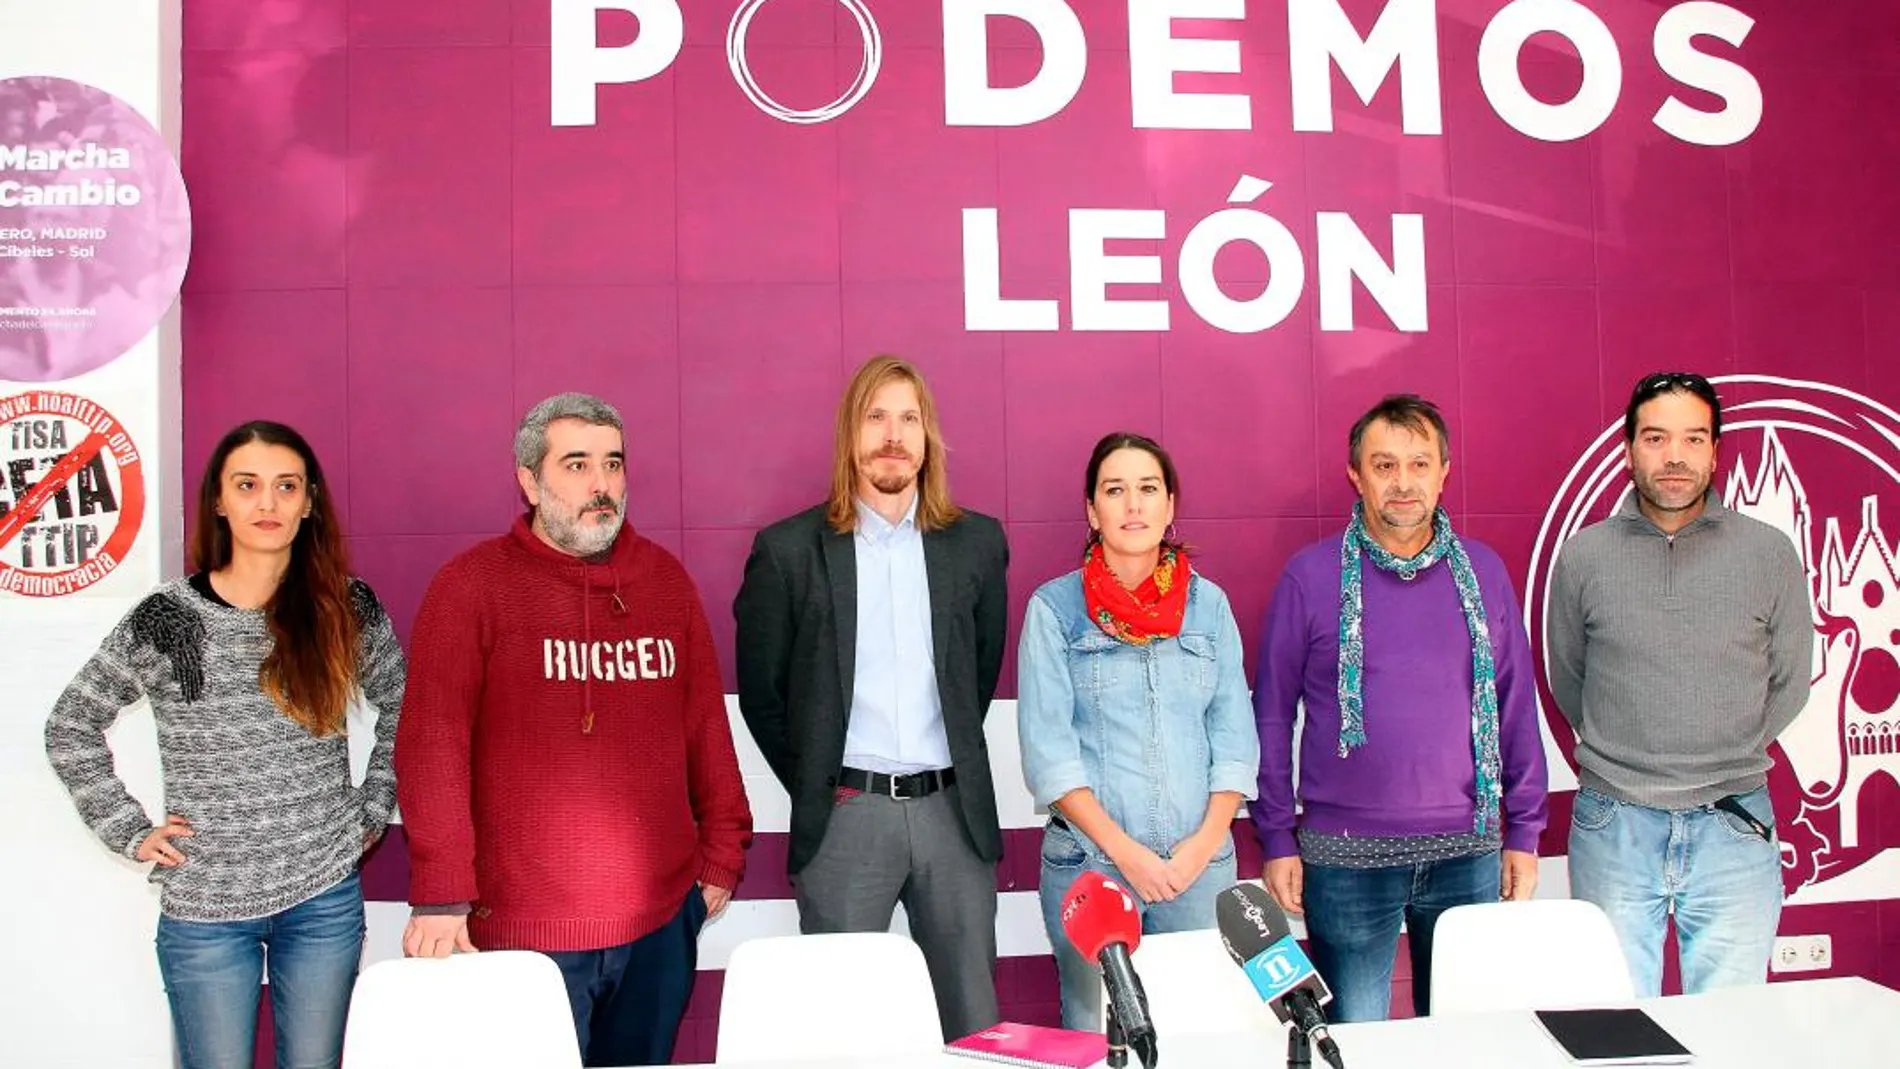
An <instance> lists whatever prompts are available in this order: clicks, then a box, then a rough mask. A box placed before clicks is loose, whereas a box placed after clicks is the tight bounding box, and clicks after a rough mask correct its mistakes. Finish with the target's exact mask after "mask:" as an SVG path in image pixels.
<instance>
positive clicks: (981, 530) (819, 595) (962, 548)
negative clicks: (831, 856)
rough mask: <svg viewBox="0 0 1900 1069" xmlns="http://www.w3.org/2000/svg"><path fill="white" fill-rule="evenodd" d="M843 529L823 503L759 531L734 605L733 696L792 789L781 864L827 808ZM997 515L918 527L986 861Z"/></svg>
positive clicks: (833, 752) (953, 725) (847, 575)
mask: <svg viewBox="0 0 1900 1069" xmlns="http://www.w3.org/2000/svg"><path fill="white" fill-rule="evenodd" d="M852 538H853V535H851V534H849V533H846V534H839V533H838V532H836V531H833V530H832V529H831V527H830V526H829V525H828V524H826V522H825V507H824V506H823V505H820V506H818V507H816V508H813V509H809V510H807V511H805V512H801V513H799V514H798V515H796V516H793V517H791V518H789V519H785V520H781V521H779V522H778V523H775V524H773V525H772V526H770V527H767V528H766V529H765V530H763V531H760V532H759V533H758V536H757V537H756V538H754V539H753V541H752V555H751V556H750V557H748V558H747V559H746V565H745V581H744V583H742V584H741V585H740V587H739V596H738V598H737V599H735V600H734V602H733V605H732V612H733V615H734V616H735V617H737V618H738V622H739V642H738V649H737V659H738V667H739V709H740V711H741V712H742V713H743V714H744V715H745V721H746V725H747V726H748V727H749V728H751V730H752V737H753V739H754V740H756V741H757V742H758V744H759V749H760V751H762V752H763V753H764V754H765V759H766V761H767V762H768V763H769V764H770V765H771V766H772V771H773V773H774V774H775V775H777V776H778V779H779V782H780V783H782V784H784V785H785V790H786V792H787V793H789V794H790V795H791V796H792V843H791V856H790V859H789V864H788V865H787V868H788V869H789V870H790V871H791V872H793V873H797V872H798V871H799V870H800V869H802V868H804V867H805V864H806V863H807V862H809V861H810V860H811V859H812V856H813V855H815V854H816V853H817V852H818V844H819V843H821V842H823V841H824V837H825V825H826V823H827V822H828V821H829V820H830V819H831V808H832V796H833V793H834V791H835V790H836V788H837V786H838V769H839V768H840V767H841V765H842V763H843V761H844V736H845V722H846V720H847V719H848V718H849V717H850V715H851V686H852V682H853V678H854V676H855V673H856V664H857V662H856V659H855V651H856V648H857V619H858V580H857V550H856V548H855V546H854V545H853V544H852V541H851V540H852ZM1008 564H1009V545H1008V543H1007V542H1006V541H1005V540H1004V538H1003V528H1002V525H1001V524H999V523H997V522H996V521H995V520H993V519H991V518H990V517H988V516H985V515H982V514H981V513H976V512H971V511H969V510H967V509H966V510H964V512H963V515H962V517H961V518H959V519H958V520H957V522H956V523H954V524H951V525H950V526H949V527H948V528H946V529H944V530H941V531H929V532H926V533H925V534H924V570H925V572H926V573H927V575H928V582H929V587H930V630H931V638H932V642H933V644H934V645H935V646H936V651H935V660H936V666H937V692H938V695H939V696H940V698H941V699H942V702H943V723H944V730H945V733H946V734H947V735H948V736H949V741H950V760H951V762H952V764H953V765H954V767H955V768H956V771H957V794H958V796H959V797H960V798H961V800H962V808H963V826H964V829H965V830H966V831H968V833H969V836H970V842H971V844H972V845H973V846H975V847H976V852H977V854H978V855H979V856H980V857H982V858H983V859H984V860H986V861H996V860H998V859H999V858H1001V857H1002V856H1003V836H1002V833H1001V832H1000V831H999V830H998V829H997V823H996V788H995V786H994V785H993V784H992V783H991V780H990V758H989V747H988V744H987V743H985V741H984V739H983V717H984V715H985V714H986V713H988V712H989V708H990V699H991V698H992V697H994V696H995V694H996V678H997V676H998V675H999V674H1001V672H1002V667H1003V644H1004V631H1005V628H1006V624H1007V616H1008V605H1007V603H1008V596H1009V590H1008V586H1007V584H1006V582H1005V570H1006V568H1007V567H1008Z"/></svg>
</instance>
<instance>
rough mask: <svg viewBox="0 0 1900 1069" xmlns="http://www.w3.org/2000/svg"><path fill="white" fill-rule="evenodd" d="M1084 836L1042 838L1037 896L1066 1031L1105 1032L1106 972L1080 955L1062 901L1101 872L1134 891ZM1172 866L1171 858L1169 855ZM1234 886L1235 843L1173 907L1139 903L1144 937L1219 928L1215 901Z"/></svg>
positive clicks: (1064, 833) (1061, 833)
mask: <svg viewBox="0 0 1900 1069" xmlns="http://www.w3.org/2000/svg"><path fill="white" fill-rule="evenodd" d="M1084 842H1085V840H1084V839H1083V837H1082V836H1081V835H1079V834H1077V833H1076V832H1074V831H1071V830H1069V829H1066V828H1060V827H1057V826H1055V825H1053V824H1051V825H1049V826H1048V827H1046V828H1044V829H1043V832H1042V883H1041V885H1040V889H1039V890H1038V891H1037V895H1038V897H1039V898H1040V899H1041V901H1042V923H1043V926H1044V927H1045V928H1047V929H1048V930H1049V942H1050V944H1051V945H1052V946H1053V947H1054V948H1055V952H1056V975H1057V976H1058V977H1059V978H1060V980H1061V982H1062V1027H1064V1028H1078V1029H1082V1030H1084V1031H1089V1032H1100V1031H1101V1030H1102V1027H1103V1022H1102V993H1101V992H1102V970H1101V967H1100V966H1098V965H1096V964H1095V963H1094V962H1092V961H1089V960H1088V959H1086V958H1084V957H1083V956H1082V955H1080V954H1078V953H1076V950H1075V945H1074V944H1072V943H1070V942H1069V937H1068V935H1066V934H1065V933H1064V932H1063V930H1062V896H1063V895H1066V894H1068V893H1069V886H1070V885H1071V884H1073V883H1075V881H1076V879H1077V878H1078V877H1080V876H1081V875H1082V874H1083V873H1084V872H1088V871H1091V870H1093V871H1095V872H1099V873H1101V874H1102V875H1104V876H1107V877H1108V878H1109V879H1111V880H1114V881H1115V882H1116V883H1119V884H1121V885H1122V886H1123V887H1129V889H1130V891H1131V892H1132V891H1133V888H1132V887H1130V886H1129V884H1128V881H1127V880H1125V879H1123V877H1122V874H1121V872H1120V870H1118V869H1117V868H1116V867H1115V866H1114V865H1113V864H1112V863H1110V862H1109V860H1108V859H1107V858H1105V857H1103V856H1101V855H1100V854H1099V853H1098V852H1097V851H1095V850H1093V849H1091V848H1088V847H1086V846H1084ZM1162 859H1163V860H1166V859H1167V855H1166V854H1163V855H1162ZM1233 885H1234V840H1233V837H1232V836H1229V837H1228V839H1227V845H1226V846H1225V847H1222V848H1221V850H1220V851H1219V852H1218V853H1216V854H1215V855H1214V859H1213V860H1212V861H1209V862H1208V863H1207V868H1206V869H1204V870H1202V872H1201V877H1200V879H1198V880H1195V881H1194V884H1193V886H1191V887H1189V888H1188V889H1187V891H1186V892H1185V893H1183V894H1182V895H1181V896H1180V897H1179V898H1176V899H1175V900H1174V901H1172V902H1143V901H1142V900H1141V899H1140V898H1139V897H1136V898H1135V908H1136V909H1137V910H1138V911H1140V913H1141V930H1142V932H1143V933H1144V934H1149V933H1158V932H1189V931H1194V930H1196V929H1199V928H1212V927H1214V900H1215V898H1216V897H1217V896H1219V894H1220V893H1221V892H1222V891H1224V890H1226V889H1227V888H1229V887H1232V886H1233Z"/></svg>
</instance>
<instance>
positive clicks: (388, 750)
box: [46, 422, 404, 1069]
mask: <svg viewBox="0 0 1900 1069" xmlns="http://www.w3.org/2000/svg"><path fill="white" fill-rule="evenodd" d="M192 556H193V560H194V565H195V567H196V568H197V572H196V574H194V575H192V576H190V577H188V578H185V579H177V580H173V581H172V582H169V583H166V584H165V585H164V586H162V587H160V588H159V589H158V590H157V591H155V592H154V593H152V594H151V595H150V596H148V597H146V598H145V600H143V601H141V602H139V604H138V605H137V606H135V607H134V608H133V609H132V611H131V612H130V613H129V614H127V615H126V617H125V619H124V620H122V621H120V623H119V625H118V626H117V627H116V628H114V629H113V631H112V633H111V634H110V635H108V636H107V637H106V639H105V642H104V643H103V644H102V645H101V646H100V648H99V652H98V653H96V654H94V655H93V657H92V659H91V660H89V661H88V662H87V663H86V666H85V667H84V668H82V669H81V670H80V672H79V675H78V676H77V677H76V678H74V679H73V681H72V683H71V684H70V685H68V686H67V688H66V690H65V693H63V694H62V695H60V698H59V701H58V703H57V704H56V705H54V707H53V713H52V716H51V718H50V719H49V720H48V721H47V725H46V752H47V755H48V756H49V757H50V758H51V760H52V764H53V768H54V770H55V771H56V772H58V773H59V776H60V779H62V780H63V781H65V784H66V789H67V790H68V791H70V792H72V796H73V802H74V804H75V805H76V806H77V807H78V809H79V812H80V815H81V816H82V817H83V818H84V819H85V821H86V823H87V824H88V825H90V826H91V828H92V830H93V831H94V832H95V833H96V834H97V835H98V836H99V837H100V838H101V839H103V840H104V841H105V843H106V845H107V846H109V847H111V848H112V849H114V850H116V851H118V852H120V853H122V854H124V855H125V856H127V857H130V858H134V859H136V860H138V861H149V862H152V863H153V865H154V867H153V869H152V871H151V879H152V881H153V882H154V883H157V884H158V885H159V888H160V892H159V910H160V917H159V922H158V962H159V971H160V972H161V973H162V974H163V976H164V979H165V992H166V995H167V997H168V998H169V999H170V1001H171V1011H172V1024H173V1027H174V1030H175V1031H176V1034H177V1039H178V1047H179V1053H180V1055H181V1061H182V1063H183V1065H184V1067H185V1069H200V1067H217V1069H225V1067H233V1066H249V1065H250V1064H251V1055H252V1050H253V1047H254V1044H255V1035H256V1025H257V1001H258V995H259V984H260V981H261V980H262V978H263V977H262V971H263V964H264V957H265V953H266V951H268V953H269V958H270V978H271V981H272V983H271V984H270V991H271V1010H272V1017H273V1019H274V1022H275V1027H276V1033H277V1065H278V1066H279V1067H281V1069H310V1067H320V1066H335V1065H337V1064H338V1062H339V1061H340V1059H341V1052H342V1044H343V1021H344V1015H345V1011H346V1009H347V1007H348V1005H349V999H350V990H351V986H352V984H353V983H354V980H355V976H356V968H357V962H358V959H359V958H360V957H361V954H362V947H363V931H364V923H363V892H362V888H361V886H360V885H359V884H358V882H357V868H358V865H359V864H360V862H361V860H362V856H363V853H364V851H366V850H367V849H368V848H369V847H370V845H371V844H373V843H374V842H375V841H376V838H377V837H378V836H380V835H381V834H382V831H383V827H384V825H385V824H386V823H387V822H388V820H389V815H390V810H391V809H392V808H393V806H394V804H395V774H394V772H393V771H392V766H391V756H392V751H393V749H394V743H395V736H396V718H397V715H398V713H399V711H400V708H401V704H402V689H403V679H404V665H403V656H402V650H401V648H400V647H399V646H398V645H397V642H396V636H395V632H394V631H393V630H392V629H391V628H390V624H389V618H388V617H387V616H386V615H385V614H384V613H383V609H382V606H381V605H380V604H379V603H378V602H377V600H376V596H375V595H374V594H373V593H371V592H370V589H369V587H368V586H366V585H364V584H363V583H362V582H361V581H359V580H355V579H352V578H350V574H349V565H348V562H347V559H346V555H345V549H344V542H343V533H342V531H341V529H340V528H339V527H338V524H337V518H336V512H335V509H334V508H333V506H332V504H331V500H330V488H329V486H328V485H327V484H326V483H325V482H324V479H323V471H322V468H321V467H320V466H319V465H318V464H317V458H316V455H315V454H314V453H312V452H311V450H310V446H309V445H308V444H307V443H306V442H305V441H304V440H303V438H302V436H301V435H299V434H298V433H297V432H296V431H294V430H292V429H290V428H289V427H286V426H283V425H282V424H277V423H267V422H256V423H247V424H244V425H243V426H241V427H238V428H236V429H235V430H233V431H231V433H229V434H227V435H225V437H224V439H223V440H222V441H221V442H219V443H218V447H217V449H216V450H214V451H213V452H212V455H211V458H210V460H209V462H208V463H207V464H206V466H205V471H204V477H203V480H202V482H201V484H200V489H199V495H198V515H197V525H196V528H195V532H194V537H193V543H192ZM358 694H361V695H363V696H365V697H367V699H368V701H369V703H370V704H371V705H373V706H374V707H375V708H376V710H377V711H378V714H379V715H378V716H377V720H376V730H375V735H376V738H375V743H374V747H373V749H372V751H371V754H370V760H369V771H368V774H367V776H366V777H365V779H364V781H363V783H362V785H361V786H353V785H352V783H351V771H350V755H349V744H348V739H347V729H346V724H345V714H346V711H347V709H348V706H349V703H350V701H351V700H352V698H354V697H355V696H357V695H358ZM140 699H145V700H147V701H149V702H150V703H151V705H152V711H153V713H154V714H155V719H156V721H157V725H158V743H159V755H160V759H161V762H162V766H163V770H164V782H165V813H166V816H165V820H164V822H163V823H161V824H159V825H158V826H156V827H154V826H153V825H152V823H151V821H150V819H149V818H148V816H147V815H146V813H145V811H144V809H143V808H141V807H140V805H139V803H138V802H137V801H135V800H134V799H133V798H132V796H131V795H130V794H128V793H127V791H126V788H125V784H124V783H123V782H121V781H120V779H119V777H118V775H117V774H116V773H115V772H114V771H113V765H112V753H111V751H110V749H108V747H107V744H106V738H105V731H106V729H107V728H108V727H110V726H111V725H112V723H113V721H115V720H116V719H117V718H118V716H119V714H120V712H121V711H123V710H124V709H125V708H126V707H128V706H130V705H132V704H134V703H135V702H137V701H139V700H140Z"/></svg>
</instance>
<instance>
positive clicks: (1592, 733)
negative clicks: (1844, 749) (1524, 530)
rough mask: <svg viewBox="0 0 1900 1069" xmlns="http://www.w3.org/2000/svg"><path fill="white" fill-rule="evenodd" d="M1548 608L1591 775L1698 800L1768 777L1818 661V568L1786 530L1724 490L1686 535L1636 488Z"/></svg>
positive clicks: (1646, 801) (1576, 552) (1552, 651)
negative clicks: (1813, 577) (1662, 520)
mask: <svg viewBox="0 0 1900 1069" xmlns="http://www.w3.org/2000/svg"><path fill="white" fill-rule="evenodd" d="M1545 611H1546V614H1547V625H1548V631H1547V638H1546V640H1545V656H1546V666H1547V668H1548V678H1549V680H1550V692H1551V695H1552V696H1553V697H1554V698H1556V699H1557V706H1558V708H1559V709H1561V710H1562V712H1563V714H1564V718H1565V719H1567V720H1569V721H1570V725H1571V726H1572V727H1574V728H1576V729H1577V764H1578V766H1579V768H1580V772H1579V776H1578V778H1579V780H1580V781H1581V782H1582V783H1583V785H1584V786H1586V787H1589V788H1591V789H1593V790H1597V791H1600V792H1602V793H1604V794H1607V795H1609V796H1610V797H1612V798H1616V799H1619V800H1621V801H1625V802H1633V803H1635V804H1637V805H1645V806H1651V807H1653V808H1657V809H1689V808H1692V807H1695V806H1700V805H1707V804H1709V803H1710V802H1713V801H1715V800H1716V799H1718V798H1722V797H1724V796H1726V795H1730V794H1738V793H1741V792H1744V791H1752V790H1754V789H1755V788H1757V787H1760V786H1761V785H1762V784H1763V783H1764V782H1765V781H1766V779H1767V772H1768V765H1769V760H1768V744H1769V743H1771V742H1773V741H1775V737H1776V736H1778V735H1780V734H1781V732H1782V731H1783V730H1784V729H1785V728H1787V726H1788V725H1789V724H1791V723H1793V722H1794V718H1795V716H1796V715H1798V714H1799V713H1800V712H1801V708H1802V706H1803V705H1805V704H1806V703H1807V699H1808V680H1809V676H1810V673H1811V670H1812V668H1813V664H1812V658H1813V655H1814V623H1813V618H1812V613H1813V609H1812V607H1811V605H1810V604H1809V594H1808V577H1807V573H1806V572H1805V571H1804V570H1803V569H1802V567H1801V558H1800V556H1798V555H1797V554H1796V553H1795V549H1794V544H1793V543H1792V542H1790V541H1789V540H1788V537H1787V536H1786V535H1784V534H1782V533H1781V532H1780V531H1777V530H1775V529H1774V528H1773V527H1770V526H1768V525H1767V524H1765V523H1762V522H1761V521H1759V520H1754V519H1750V518H1749V517H1747V516H1743V515H1740V514H1739V513H1735V512H1731V511H1730V510H1728V509H1726V508H1724V507H1722V504H1721V502H1719V501H1717V500H1715V499H1713V498H1711V499H1710V500H1709V503H1708V505H1707V507H1706V508H1705V509H1704V510H1703V513H1702V515H1701V516H1698V517H1697V518H1696V519H1694V520H1692V521H1690V522H1689V523H1688V524H1687V525H1686V526H1684V527H1683V529H1682V530H1680V531H1677V532H1676V533H1675V535H1674V536H1673V537H1671V536H1668V535H1665V534H1663V533H1662V531H1661V530H1660V529H1658V528H1657V527H1656V525H1655V524H1652V523H1650V522H1649V520H1648V519H1647V518H1645V517H1644V516H1643V514H1642V512H1641V511H1640V510H1639V509H1638V507H1637V505H1636V496H1635V495H1634V494H1631V495H1630V499H1629V501H1628V502H1627V503H1625V504H1624V506H1623V508H1622V509H1620V510H1619V511H1618V512H1617V513H1616V514H1615V515H1613V516H1611V517H1609V518H1608V519H1606V520H1604V521H1603V522H1602V523H1599V524H1596V525H1595V526H1592V527H1588V528H1585V529H1584V530H1582V531H1580V532H1578V533H1577V535H1576V537H1574V538H1572V539H1571V540H1570V542H1569V543H1568V544H1567V545H1565V546H1564V547H1563V552H1562V553H1561V554H1559V556H1558V557H1557V567H1556V571H1555V574H1554V575H1553V577H1552V579H1551V587H1550V597H1549V599H1548V604H1547V605H1546V607H1545Z"/></svg>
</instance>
